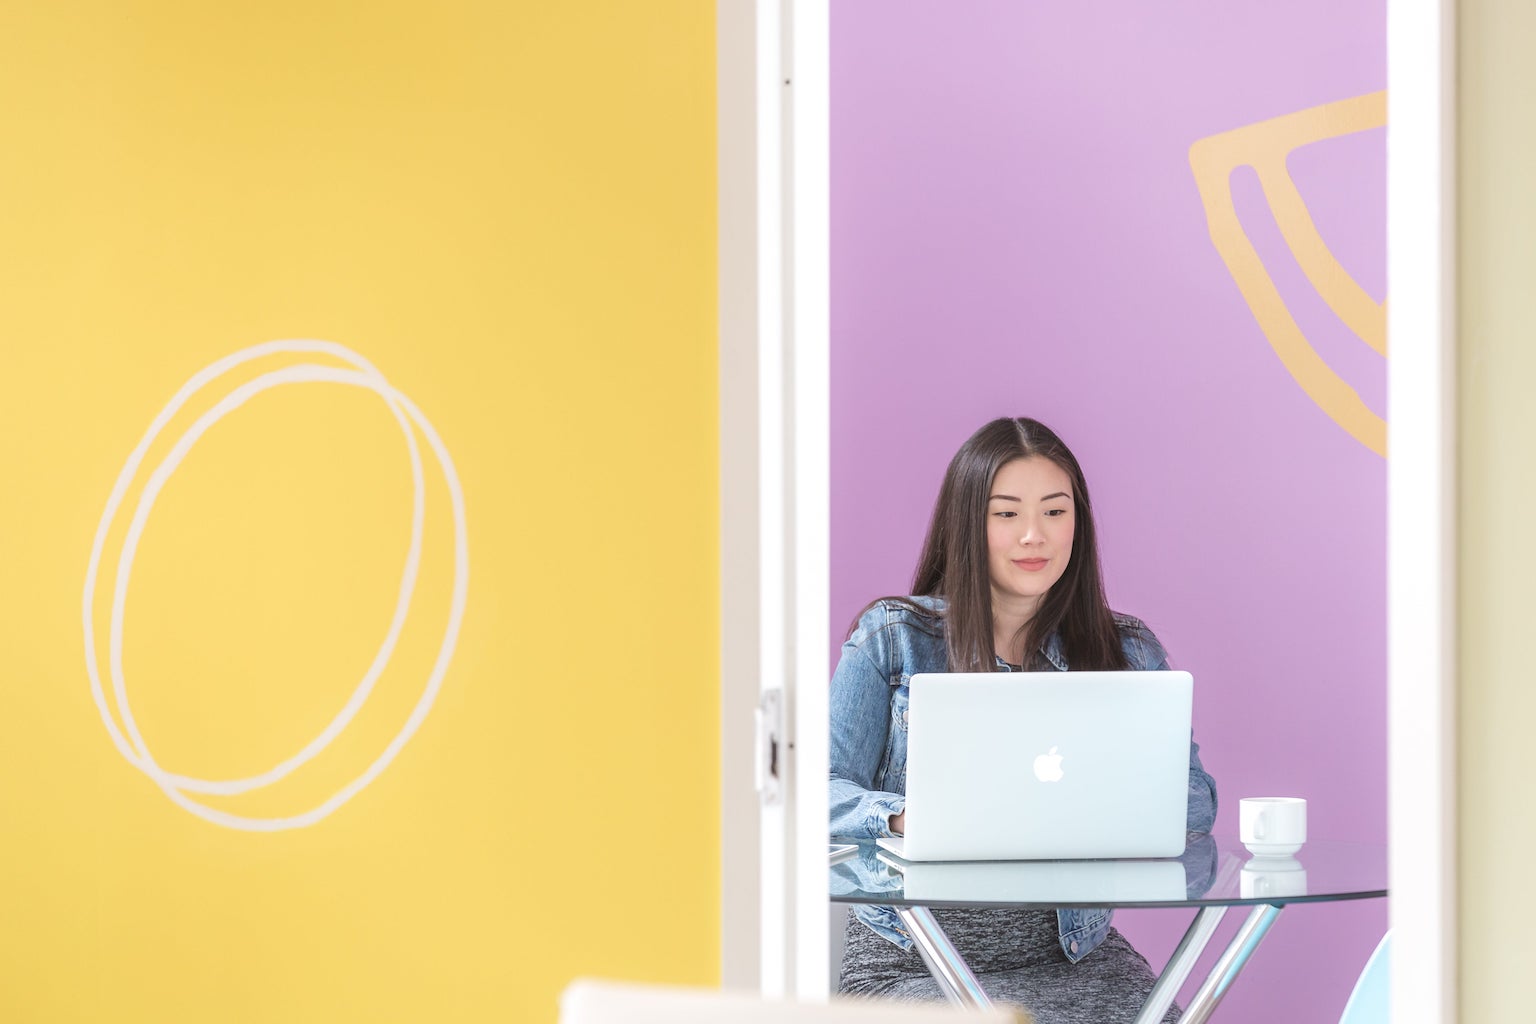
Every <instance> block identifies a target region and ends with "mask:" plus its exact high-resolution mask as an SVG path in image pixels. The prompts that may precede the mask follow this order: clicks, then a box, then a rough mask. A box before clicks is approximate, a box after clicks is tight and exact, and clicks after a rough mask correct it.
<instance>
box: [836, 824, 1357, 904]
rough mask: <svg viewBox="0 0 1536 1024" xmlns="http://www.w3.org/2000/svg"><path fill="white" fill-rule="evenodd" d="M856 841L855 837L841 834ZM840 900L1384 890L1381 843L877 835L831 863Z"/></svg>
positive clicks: (1260, 896)
mask: <svg viewBox="0 0 1536 1024" xmlns="http://www.w3.org/2000/svg"><path fill="white" fill-rule="evenodd" d="M842 842H853V840H842ZM830 892H831V898H832V902H834V903H873V904H878V905H882V906H924V907H946V906H948V907H969V906H997V905H1008V906H1020V907H1133V906H1134V907H1199V906H1206V905H1220V906H1239V905H1243V904H1252V905H1257V904H1263V903H1269V904H1276V905H1278V904H1283V903H1315V902H1326V901H1330V900H1356V899H1370V898H1373V897H1381V896H1385V895H1386V894H1387V847H1386V844H1385V843H1350V842H1336V841H1330V840H1326V839H1313V840H1310V841H1309V842H1307V843H1306V844H1305V845H1303V846H1302V848H1301V849H1300V850H1298V851H1297V852H1296V853H1295V854H1293V855H1292V856H1290V857H1278V858H1261V857H1254V856H1253V855H1252V854H1250V853H1249V852H1248V850H1247V849H1246V848H1245V847H1244V846H1243V845H1242V844H1241V843H1240V842H1238V841H1237V839H1236V837H1231V838H1218V837H1216V836H1211V835H1191V836H1190V837H1189V844H1188V845H1187V846H1186V847H1185V849H1184V854H1183V855H1182V856H1180V857H1177V858H1170V859H1167V860H1077V861H1060V860H1046V861H944V862H930V863H926V864H917V863H907V862H903V861H901V860H900V859H899V858H897V857H895V856H893V855H892V854H889V853H887V852H886V851H884V850H881V849H879V848H878V847H877V846H876V845H875V843H874V841H873V840H866V841H863V842H859V843H858V844H857V849H856V850H854V851H852V852H851V853H848V854H844V855H843V859H841V860H838V861H836V862H835V863H833V864H832V865H831V880H830Z"/></svg>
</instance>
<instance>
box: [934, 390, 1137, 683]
mask: <svg viewBox="0 0 1536 1024" xmlns="http://www.w3.org/2000/svg"><path fill="white" fill-rule="evenodd" d="M1029 458H1045V459H1050V460H1051V461H1052V462H1054V463H1055V464H1056V465H1057V466H1060V467H1061V469H1062V471H1063V472H1065V473H1066V474H1067V476H1068V477H1069V478H1070V479H1071V481H1072V502H1073V505H1074V506H1075V508H1074V513H1073V514H1074V518H1075V528H1074V530H1073V534H1072V557H1071V558H1070V559H1068V561H1067V567H1066V571H1065V572H1063V573H1062V576H1061V579H1059V580H1057V581H1056V584H1055V586H1053V587H1051V589H1050V590H1049V591H1047V592H1046V595H1045V598H1044V600H1042V601H1041V602H1040V607H1039V609H1038V610H1037V611H1036V612H1035V615H1034V618H1032V619H1031V620H1030V621H1029V623H1028V624H1027V625H1026V626H1025V627H1024V629H1025V637H1024V639H1025V644H1024V651H1025V667H1026V668H1029V667H1031V666H1030V664H1029V662H1030V660H1031V659H1032V658H1033V657H1034V652H1036V651H1037V650H1038V649H1039V647H1040V645H1041V644H1042V643H1043V642H1044V641H1045V638H1046V637H1048V636H1050V635H1051V633H1053V632H1054V633H1056V634H1057V635H1059V636H1060V638H1061V642H1062V646H1063V653H1064V654H1065V656H1066V660H1067V664H1068V665H1069V666H1070V667H1071V668H1073V669H1079V670H1082V669H1123V668H1125V667H1126V660H1125V652H1124V650H1123V649H1122V648H1121V646H1120V633H1119V631H1118V630H1117V629H1116V628H1115V617H1114V613H1113V612H1112V611H1110V608H1109V604H1108V603H1107V602H1106V600H1105V598H1104V577H1103V573H1102V572H1101V570H1100V568H1099V545H1098V537H1097V534H1096V531H1095V530H1094V525H1093V504H1092V502H1090V501H1089V499H1088V482H1087V481H1086V480H1085V479H1084V478H1083V470H1082V467H1081V466H1079V465H1078V464H1077V458H1076V457H1075V456H1073V454H1072V451H1071V449H1069V448H1068V447H1067V446H1066V445H1065V444H1064V443H1063V442H1062V440H1061V438H1059V437H1057V436H1056V434H1055V433H1054V432H1052V430H1051V429H1050V428H1049V427H1047V426H1046V425H1045V424H1043V423H1041V422H1039V421H1038V420H1032V419H1027V418H1024V417H1019V418H1016V419H1008V418H1004V419H997V420H993V421H992V422H991V423H988V424H987V425H986V426H984V427H982V428H981V429H980V430H978V431H976V433H974V434H972V435H971V437H970V439H969V440H968V441H966V442H965V444H963V445H961V446H960V450H959V451H958V452H956V453H955V457H954V458H953V459H951V460H950V463H949V469H948V470H946V471H945V473H944V483H943V484H942V485H941V486H940V488H939V500H938V502H937V503H936V504H935V505H934V507H933V518H932V519H931V520H930V521H929V523H928V536H927V538H926V539H925V540H924V541H923V553H922V555H921V556H920V557H919V558H918V560H917V572H916V573H914V574H913V576H912V593H913V595H915V596H919V597H939V598H943V600H944V614H943V619H944V637H945V646H946V648H947V650H948V656H949V670H950V671H951V672H990V671H992V670H993V668H994V667H995V665H996V662H995V651H994V648H993V639H992V637H993V632H992V577H991V573H990V571H989V570H988V568H987V498H988V497H989V496H990V495H991V493H992V481H993V479H994V478H995V477H996V476H997V471H998V470H999V469H1001V468H1002V467H1003V466H1004V465H1006V464H1007V463H1009V462H1012V461H1013V460H1014V459H1029Z"/></svg>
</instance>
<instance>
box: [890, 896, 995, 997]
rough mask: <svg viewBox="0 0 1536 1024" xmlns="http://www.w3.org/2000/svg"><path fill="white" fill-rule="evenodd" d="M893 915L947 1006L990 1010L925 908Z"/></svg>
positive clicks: (905, 909)
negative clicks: (946, 1001) (915, 947)
mask: <svg viewBox="0 0 1536 1024" xmlns="http://www.w3.org/2000/svg"><path fill="white" fill-rule="evenodd" d="M896 913H897V914H898V915H900V917H901V920H902V921H903V922H904V923H905V924H906V926H907V929H908V930H909V931H910V932H911V933H912V941H913V942H914V943H915V944H916V945H917V951H918V953H919V954H921V955H922V958H923V963H925V964H927V965H928V971H929V973H930V974H932V975H933V977H934V979H935V980H936V981H938V983H939V988H940V989H941V990H943V992H944V995H945V996H946V997H948V999H949V1001H950V1002H952V1003H954V1004H955V1005H957V1006H964V1007H968V1008H971V1009H986V1008H989V1007H991V1005H992V1000H991V999H989V998H987V994H986V993H985V992H983V991H982V989H981V983H980V982H978V981H977V980H976V975H974V974H972V973H971V969H970V968H969V967H967V966H966V963H965V961H964V960H962V959H960V954H959V953H958V952H957V951H956V950H955V947H954V944H953V943H951V942H950V941H949V936H948V935H945V934H944V929H943V928H940V927H939V922H937V921H935V920H934V919H933V914H932V913H931V912H930V911H929V910H928V908H927V907H897V908H896Z"/></svg>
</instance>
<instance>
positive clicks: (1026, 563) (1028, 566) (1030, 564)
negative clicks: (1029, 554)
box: [1013, 558, 1050, 572]
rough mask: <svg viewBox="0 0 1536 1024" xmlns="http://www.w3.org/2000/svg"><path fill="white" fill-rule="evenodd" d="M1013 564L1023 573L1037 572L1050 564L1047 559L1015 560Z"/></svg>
mask: <svg viewBox="0 0 1536 1024" xmlns="http://www.w3.org/2000/svg"><path fill="white" fill-rule="evenodd" d="M1013 564H1014V565H1016V566H1018V567H1019V568H1020V569H1023V570H1024V571H1025V572H1039V571H1040V570H1041V569H1044V568H1045V567H1046V566H1047V565H1048V564H1050V559H1049V558H1015V559H1014V560H1013Z"/></svg>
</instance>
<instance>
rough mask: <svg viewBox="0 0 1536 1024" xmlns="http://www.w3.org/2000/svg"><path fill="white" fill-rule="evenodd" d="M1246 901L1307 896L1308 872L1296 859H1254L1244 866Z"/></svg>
mask: <svg viewBox="0 0 1536 1024" xmlns="http://www.w3.org/2000/svg"><path fill="white" fill-rule="evenodd" d="M1241 884H1242V893H1243V899H1245V900H1256V899H1257V900H1262V899H1269V898H1276V899H1278V898H1280V897H1282V896H1305V895H1306V894H1307V871H1306V869H1305V868H1303V867H1302V866H1301V863H1300V862H1299V861H1298V860H1296V858H1295V857H1254V858H1253V859H1252V860H1250V861H1248V863H1246V864H1244V865H1243V872H1242V880H1241Z"/></svg>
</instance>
